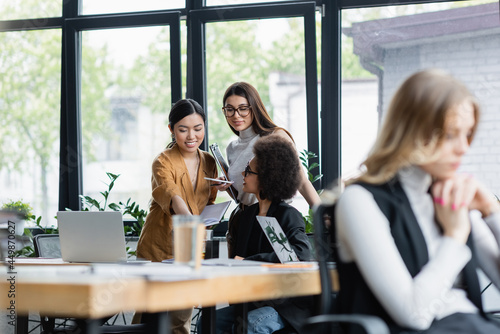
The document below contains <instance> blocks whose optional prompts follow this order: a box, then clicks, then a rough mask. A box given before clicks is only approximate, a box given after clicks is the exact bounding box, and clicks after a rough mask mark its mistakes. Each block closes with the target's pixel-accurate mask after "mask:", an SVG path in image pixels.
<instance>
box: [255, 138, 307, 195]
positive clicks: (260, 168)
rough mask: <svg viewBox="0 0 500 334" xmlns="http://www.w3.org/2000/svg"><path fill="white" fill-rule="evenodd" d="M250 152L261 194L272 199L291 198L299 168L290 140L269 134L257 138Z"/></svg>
mask: <svg viewBox="0 0 500 334" xmlns="http://www.w3.org/2000/svg"><path fill="white" fill-rule="evenodd" d="M253 153H254V155H255V158H254V159H255V160H256V163H257V173H258V175H257V179H258V180H259V188H260V192H259V196H260V198H261V199H269V200H271V201H280V200H284V199H289V198H292V197H293V196H294V195H295V193H296V192H297V189H298V188H299V185H300V181H301V178H300V173H301V172H302V170H301V167H300V163H299V157H298V155H297V150H296V149H295V147H294V146H293V144H292V143H290V142H289V141H287V140H286V139H284V138H282V137H280V136H278V135H275V134H274V135H269V136H265V137H261V138H260V139H259V140H257V142H256V143H255V145H254V147H253Z"/></svg>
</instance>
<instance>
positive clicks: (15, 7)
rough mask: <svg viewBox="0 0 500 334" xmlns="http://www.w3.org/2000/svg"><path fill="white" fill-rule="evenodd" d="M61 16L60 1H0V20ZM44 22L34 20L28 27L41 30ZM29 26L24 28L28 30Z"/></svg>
mask: <svg viewBox="0 0 500 334" xmlns="http://www.w3.org/2000/svg"><path fill="white" fill-rule="evenodd" d="M61 14H62V1H61V0H23V1H12V0H0V20H18V19H38V18H45V17H56V16H61ZM44 23H45V22H44V20H43V19H39V20H34V21H32V22H30V24H29V25H31V26H34V27H36V28H43V26H44ZM29 25H28V26H26V28H29Z"/></svg>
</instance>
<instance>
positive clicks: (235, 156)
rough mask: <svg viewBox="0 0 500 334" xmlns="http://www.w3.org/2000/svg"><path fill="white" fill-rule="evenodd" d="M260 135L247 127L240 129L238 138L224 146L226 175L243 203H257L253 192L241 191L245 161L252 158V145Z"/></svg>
mask: <svg viewBox="0 0 500 334" xmlns="http://www.w3.org/2000/svg"><path fill="white" fill-rule="evenodd" d="M259 138H260V136H259V135H258V134H256V133H255V132H254V131H253V128H252V127H251V126H250V127H248V129H245V130H243V131H240V135H239V136H238V139H236V140H233V141H232V142H231V143H229V145H228V146H227V148H226V155H227V161H228V164H229V171H228V174H229V175H228V176H229V179H230V180H231V181H234V183H233V186H234V188H236V190H237V191H238V200H239V201H240V203H243V204H245V205H252V204H254V203H257V198H256V197H255V195H253V194H248V193H244V192H243V175H241V172H243V171H244V170H245V167H246V165H247V163H248V162H249V161H250V159H252V158H253V151H252V150H253V145H254V144H255V142H256V141H257V139H259Z"/></svg>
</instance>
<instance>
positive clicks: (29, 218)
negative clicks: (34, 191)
mask: <svg viewBox="0 0 500 334" xmlns="http://www.w3.org/2000/svg"><path fill="white" fill-rule="evenodd" d="M2 209H3V210H12V211H16V212H19V213H21V215H22V217H23V219H24V220H25V221H26V222H32V223H34V224H35V226H36V227H37V228H39V229H40V230H41V231H42V233H44V234H53V233H57V229H56V228H54V227H53V226H52V227H50V228H46V227H43V226H42V225H41V224H40V222H41V221H42V216H38V217H36V216H35V215H34V214H33V208H32V207H31V205H30V204H29V203H25V202H23V201H22V200H19V201H13V200H11V201H9V202H6V203H4V204H3V205H2ZM23 235H25V236H27V237H28V238H29V240H30V245H27V246H24V247H23V248H21V249H19V250H16V251H15V253H14V256H16V257H21V256H22V257H35V255H36V254H35V249H34V248H33V246H32V245H33V233H32V232H31V230H30V229H29V228H25V229H24V232H23Z"/></svg>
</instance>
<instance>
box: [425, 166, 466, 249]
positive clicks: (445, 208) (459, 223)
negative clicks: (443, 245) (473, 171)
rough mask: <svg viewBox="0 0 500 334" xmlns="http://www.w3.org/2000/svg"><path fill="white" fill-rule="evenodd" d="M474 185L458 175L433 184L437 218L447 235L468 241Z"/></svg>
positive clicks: (462, 241) (464, 241)
mask: <svg viewBox="0 0 500 334" xmlns="http://www.w3.org/2000/svg"><path fill="white" fill-rule="evenodd" d="M473 188H474V187H473V186H472V185H471V184H470V182H469V180H467V179H466V178H464V177H462V176H459V175H457V176H456V177H454V178H451V179H447V180H440V181H437V182H435V183H434V184H433V185H432V189H431V191H432V195H433V197H434V209H435V212H436V220H437V221H438V223H439V224H440V225H441V227H442V228H443V234H444V235H445V236H448V237H451V238H454V239H456V240H457V241H459V242H461V243H464V244H465V243H466V242H467V238H468V237H469V233H470V229H471V227H470V222H469V208H468V205H467V203H469V202H470V200H471V196H472V195H471V191H473Z"/></svg>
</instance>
